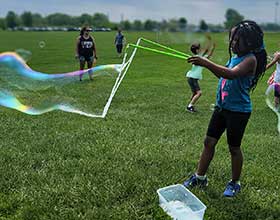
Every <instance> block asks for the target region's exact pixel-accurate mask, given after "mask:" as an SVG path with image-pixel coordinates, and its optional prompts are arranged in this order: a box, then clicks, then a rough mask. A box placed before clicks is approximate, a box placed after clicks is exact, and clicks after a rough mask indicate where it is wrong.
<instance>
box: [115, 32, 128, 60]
mask: <svg viewBox="0 0 280 220" xmlns="http://www.w3.org/2000/svg"><path fill="white" fill-rule="evenodd" d="M114 43H115V45H116V49H117V54H118V56H119V57H121V55H122V49H123V46H124V44H125V37H124V35H123V34H122V30H121V29H118V33H117V34H116V37H115V41H114Z"/></svg>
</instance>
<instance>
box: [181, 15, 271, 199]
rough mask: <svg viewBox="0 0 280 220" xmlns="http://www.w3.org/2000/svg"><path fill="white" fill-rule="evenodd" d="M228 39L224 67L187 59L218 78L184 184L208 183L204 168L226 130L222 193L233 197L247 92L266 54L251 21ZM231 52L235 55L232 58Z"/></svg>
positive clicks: (247, 113)
mask: <svg viewBox="0 0 280 220" xmlns="http://www.w3.org/2000/svg"><path fill="white" fill-rule="evenodd" d="M229 39H230V43H229V55H230V59H229V61H228V63H227V65H226V66H225V67H224V66H221V65H218V64H216V63H214V62H212V61H210V60H208V59H206V58H204V57H200V56H193V57H191V58H188V62H189V63H192V64H195V65H199V66H203V67H206V68H207V69H209V70H210V71H211V72H212V73H213V74H214V75H215V76H217V77H218V78H219V84H218V89H217V100H216V107H215V110H214V112H213V114H212V118H211V120H210V122H209V125H208V130H207V135H206V138H205V140H204V148H203V151H202V154H201V156H200V160H199V163H198V168H197V171H196V173H195V174H193V175H192V176H191V177H190V178H189V179H187V180H186V181H185V182H184V183H183V184H184V186H185V187H188V188H191V187H195V186H200V187H202V186H207V184H208V181H207V177H206V171H207V169H208V167H209V165H210V162H211V160H212V159H213V156H214V153H215V146H216V144H217V142H218V140H219V139H220V137H221V135H222V134H223V133H224V131H225V130H226V135H227V142H228V146H229V151H230V155H231V170H232V177H231V180H230V181H229V182H228V183H227V185H226V189H225V191H224V193H223V195H224V196H226V197H234V196H235V195H236V194H237V193H238V192H239V191H240V190H241V185H240V175H241V170H242V164H243V155H242V151H241V148H240V146H241V140H242V137H243V134H244V131H245V128H246V125H247V123H248V120H249V118H250V114H251V111H252V105H251V100H250V91H252V90H253V89H254V88H255V87H256V85H257V83H258V80H259V79H260V78H261V77H262V76H263V74H264V72H265V69H266V63H267V61H266V59H267V54H266V51H265V49H264V44H263V32H262V30H261V28H260V27H259V26H258V25H257V24H256V23H255V22H254V21H249V20H247V21H242V22H240V23H239V24H237V25H236V26H234V27H233V28H232V29H231V30H230V32H229ZM231 52H233V53H234V54H235V55H234V56H233V57H232V54H231Z"/></svg>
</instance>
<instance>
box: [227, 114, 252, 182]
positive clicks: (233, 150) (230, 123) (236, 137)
mask: <svg viewBox="0 0 280 220" xmlns="http://www.w3.org/2000/svg"><path fill="white" fill-rule="evenodd" d="M250 115H251V113H240V112H230V111H229V112H228V114H227V141H228V146H229V151H230V155H231V171H232V174H231V175H232V181H234V182H236V181H239V179H240V175H241V171H242V165H243V154H242V151H241V148H240V146H241V141H242V138H243V135H244V132H245V128H246V126H247V123H248V121H249V118H250Z"/></svg>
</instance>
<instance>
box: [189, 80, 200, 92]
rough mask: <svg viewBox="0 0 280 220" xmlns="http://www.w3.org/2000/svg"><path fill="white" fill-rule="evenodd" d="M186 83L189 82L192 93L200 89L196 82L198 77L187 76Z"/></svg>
mask: <svg viewBox="0 0 280 220" xmlns="http://www.w3.org/2000/svg"><path fill="white" fill-rule="evenodd" d="M188 83H189V85H190V87H191V90H192V92H193V93H195V92H197V91H199V90H200V87H199V84H198V79H194V78H191V77H188Z"/></svg>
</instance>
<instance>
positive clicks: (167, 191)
mask: <svg viewBox="0 0 280 220" xmlns="http://www.w3.org/2000/svg"><path fill="white" fill-rule="evenodd" d="M157 193H158V196H159V204H160V206H161V207H162V208H163V210H164V211H166V212H167V214H169V215H170V216H171V217H172V218H174V219H176V220H203V216H204V212H205V210H206V206H205V205H204V204H203V203H202V202H201V201H200V200H199V199H198V198H197V197H196V196H195V195H194V194H192V193H191V192H190V191H189V190H188V189H186V188H185V187H184V186H183V185H181V184H177V185H171V186H167V187H164V188H161V189H158V190H157Z"/></svg>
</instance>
